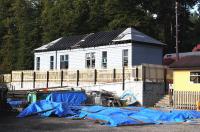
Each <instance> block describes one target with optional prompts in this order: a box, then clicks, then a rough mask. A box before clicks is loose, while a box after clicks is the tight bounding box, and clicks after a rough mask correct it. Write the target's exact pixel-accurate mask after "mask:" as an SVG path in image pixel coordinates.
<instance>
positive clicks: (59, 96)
mask: <svg viewBox="0 0 200 132" xmlns="http://www.w3.org/2000/svg"><path fill="white" fill-rule="evenodd" d="M85 100H86V94H85V93H84V92H55V93H51V94H50V95H48V96H47V98H46V100H41V101H37V102H35V103H32V104H30V105H29V106H28V107H27V108H26V109H24V110H23V111H22V112H21V113H20V114H19V115H18V117H25V116H29V115H36V114H38V115H41V116H50V115H57V116H59V117H64V116H72V115H75V114H77V110H79V109H80V107H78V106H80V105H81V104H82V103H84V102H85Z"/></svg>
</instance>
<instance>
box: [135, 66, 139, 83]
mask: <svg viewBox="0 0 200 132" xmlns="http://www.w3.org/2000/svg"><path fill="white" fill-rule="evenodd" d="M135 76H136V81H138V80H139V79H138V67H136V69H135Z"/></svg>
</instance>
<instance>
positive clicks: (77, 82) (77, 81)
mask: <svg viewBox="0 0 200 132" xmlns="http://www.w3.org/2000/svg"><path fill="white" fill-rule="evenodd" d="M76 85H77V86H79V70H77V78H76Z"/></svg>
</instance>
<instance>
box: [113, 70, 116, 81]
mask: <svg viewBox="0 0 200 132" xmlns="http://www.w3.org/2000/svg"><path fill="white" fill-rule="evenodd" d="M115 81H116V69H115V68H114V69H113V82H115Z"/></svg>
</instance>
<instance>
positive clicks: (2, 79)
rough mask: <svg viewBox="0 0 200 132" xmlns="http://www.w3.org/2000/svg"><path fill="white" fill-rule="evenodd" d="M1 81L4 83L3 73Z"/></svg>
mask: <svg viewBox="0 0 200 132" xmlns="http://www.w3.org/2000/svg"><path fill="white" fill-rule="evenodd" d="M2 81H3V83H5V79H4V75H2Z"/></svg>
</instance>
